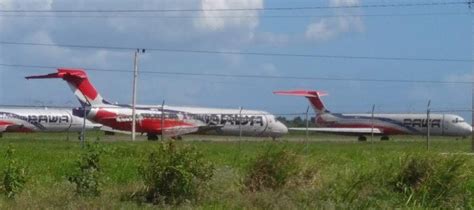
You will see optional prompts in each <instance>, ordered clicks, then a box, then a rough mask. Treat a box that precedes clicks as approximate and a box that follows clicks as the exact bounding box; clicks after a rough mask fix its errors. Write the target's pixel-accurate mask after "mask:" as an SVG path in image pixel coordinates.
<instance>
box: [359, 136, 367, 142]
mask: <svg viewBox="0 0 474 210" xmlns="http://www.w3.org/2000/svg"><path fill="white" fill-rule="evenodd" d="M357 140H358V141H367V137H365V136H359V138H357Z"/></svg>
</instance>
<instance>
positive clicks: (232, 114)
mask: <svg viewBox="0 0 474 210" xmlns="http://www.w3.org/2000/svg"><path fill="white" fill-rule="evenodd" d="M26 78H27V79H42V78H62V79H63V80H65V81H66V82H68V84H69V86H70V87H71V89H72V91H73V92H74V94H75V95H76V97H77V98H78V99H79V102H80V103H81V104H83V105H86V107H89V110H88V111H87V118H88V119H90V120H91V121H93V122H96V123H100V124H103V125H105V126H108V127H111V128H113V129H116V130H121V131H130V130H131V127H132V114H131V113H132V108H131V106H130V105H119V104H111V103H109V102H107V101H106V100H104V99H103V98H102V96H101V95H100V94H99V93H98V92H97V90H96V89H95V87H94V86H93V85H92V84H91V83H90V82H89V79H88V77H87V75H86V73H85V72H84V70H82V69H67V68H60V69H58V72H57V73H52V74H47V75H40V76H29V77H26ZM81 113H83V111H82V110H80V109H78V110H76V112H75V113H74V114H75V115H77V116H82V115H83V114H81ZM162 113H164V114H163V118H162ZM136 116H137V123H136V131H137V132H141V133H146V134H147V136H148V139H150V140H152V139H157V138H158V137H157V135H159V134H161V133H162V132H164V134H166V135H171V136H179V135H182V134H187V133H209V132H215V133H217V134H221V135H240V133H242V135H244V136H259V137H272V138H277V137H280V136H282V135H284V134H286V133H287V132H288V129H287V128H286V126H285V125H284V124H283V123H281V122H280V121H278V120H276V119H275V116H273V115H271V114H269V113H267V112H263V111H255V110H242V111H241V110H239V109H214V108H197V107H176V106H164V107H161V106H136ZM162 121H163V123H162ZM162 124H163V125H162Z"/></svg>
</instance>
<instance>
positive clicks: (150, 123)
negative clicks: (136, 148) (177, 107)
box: [94, 110, 194, 134]
mask: <svg viewBox="0 0 474 210" xmlns="http://www.w3.org/2000/svg"><path fill="white" fill-rule="evenodd" d="M117 117H119V115H117V114H116V113H114V112H111V111H106V110H99V111H98V112H97V113H96V115H95V117H94V121H96V122H98V123H100V124H103V125H106V126H109V127H111V128H114V129H117V130H123V131H131V130H132V122H131V121H124V122H119V121H117ZM178 126H188V127H194V125H193V124H190V123H186V122H184V121H182V120H177V119H166V118H165V119H163V126H161V119H159V118H153V119H141V120H139V119H137V123H136V131H137V132H140V133H156V134H160V133H161V131H162V129H163V128H164V129H168V128H174V127H178Z"/></svg>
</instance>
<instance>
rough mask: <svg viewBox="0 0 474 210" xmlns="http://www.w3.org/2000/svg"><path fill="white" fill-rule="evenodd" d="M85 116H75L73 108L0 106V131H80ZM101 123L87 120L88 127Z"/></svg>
mask: <svg viewBox="0 0 474 210" xmlns="http://www.w3.org/2000/svg"><path fill="white" fill-rule="evenodd" d="M82 126H83V118H81V117H77V116H74V115H73V114H72V109H66V108H47V107H44V108H32V107H14V108H13V107H0V128H1V127H3V128H5V129H4V130H0V132H64V131H72V132H76V131H77V132H78V131H81V130H82ZM100 126H101V125H98V124H94V123H92V122H90V121H89V120H86V127H85V128H86V129H96V128H97V129H98V128H100Z"/></svg>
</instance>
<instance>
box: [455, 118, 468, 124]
mask: <svg viewBox="0 0 474 210" xmlns="http://www.w3.org/2000/svg"><path fill="white" fill-rule="evenodd" d="M463 122H465V121H464V119H462V118H461V119H459V118H457V117H456V119H454V120H453V123H463Z"/></svg>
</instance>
